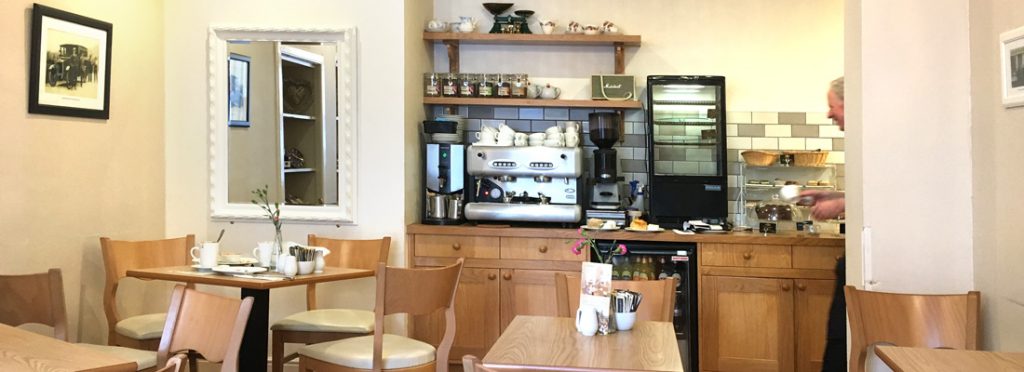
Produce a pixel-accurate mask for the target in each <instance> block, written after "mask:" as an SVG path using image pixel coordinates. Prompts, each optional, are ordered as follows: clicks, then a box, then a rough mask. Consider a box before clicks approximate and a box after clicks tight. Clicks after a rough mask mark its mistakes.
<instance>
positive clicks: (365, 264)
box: [306, 234, 391, 310]
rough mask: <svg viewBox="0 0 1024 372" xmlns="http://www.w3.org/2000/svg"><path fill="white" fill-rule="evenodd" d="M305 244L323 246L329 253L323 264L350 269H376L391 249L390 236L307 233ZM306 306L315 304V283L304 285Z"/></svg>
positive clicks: (311, 306)
mask: <svg viewBox="0 0 1024 372" xmlns="http://www.w3.org/2000/svg"><path fill="white" fill-rule="evenodd" d="M307 244H308V245H310V246H314V247H325V248H327V249H329V250H331V254H328V255H327V256H326V257H324V265H326V266H332V267H347V268H352V269H363V270H374V271H376V270H377V265H378V264H380V263H382V262H383V263H385V264H387V262H388V253H389V252H390V250H391V237H390V236H385V237H383V238H380V239H369V240H349V239H333V238H323V237H319V236H316V234H309V236H308V237H307ZM306 308H307V309H309V310H314V309H316V308H317V305H316V284H309V285H307V286H306Z"/></svg>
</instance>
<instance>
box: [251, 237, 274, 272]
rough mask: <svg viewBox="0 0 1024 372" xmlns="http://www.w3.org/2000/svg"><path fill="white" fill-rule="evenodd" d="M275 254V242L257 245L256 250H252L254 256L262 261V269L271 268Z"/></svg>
mask: <svg viewBox="0 0 1024 372" xmlns="http://www.w3.org/2000/svg"><path fill="white" fill-rule="evenodd" d="M273 253H274V242H259V243H256V248H253V249H252V256H253V257H254V258H256V259H257V260H260V266H262V267H270V257H271V255H273Z"/></svg>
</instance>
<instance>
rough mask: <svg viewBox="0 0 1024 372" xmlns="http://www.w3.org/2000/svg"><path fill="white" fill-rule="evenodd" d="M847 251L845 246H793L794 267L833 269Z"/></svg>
mask: <svg viewBox="0 0 1024 372" xmlns="http://www.w3.org/2000/svg"><path fill="white" fill-rule="evenodd" d="M845 253H846V248H844V247H811V246H805V245H794V246H793V268H794V269H822V270H832V269H835V267H836V262H838V261H839V258H840V257H842V256H843V255H844V254H845Z"/></svg>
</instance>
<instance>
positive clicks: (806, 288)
mask: <svg viewBox="0 0 1024 372" xmlns="http://www.w3.org/2000/svg"><path fill="white" fill-rule="evenodd" d="M794 282H795V283H796V292H795V293H796V304H795V306H794V308H795V315H794V317H795V319H796V370H797V372H801V371H814V372H817V371H821V357H822V355H823V354H824V352H825V334H826V330H827V329H828V310H829V307H831V306H832V292H834V291H835V285H836V284H835V281H834V280H820V279H819V280H811V279H796V280H794Z"/></svg>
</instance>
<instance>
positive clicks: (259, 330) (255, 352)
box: [238, 288, 270, 371]
mask: <svg viewBox="0 0 1024 372" xmlns="http://www.w3.org/2000/svg"><path fill="white" fill-rule="evenodd" d="M246 297H252V299H253V301H252V311H251V312H250V313H249V322H247V323H246V324H245V334H244V335H243V336H242V347H241V349H239V350H238V370H239V371H266V370H267V335H268V331H267V330H268V329H269V328H270V324H269V323H270V290H269V289H249V288H242V298H246Z"/></svg>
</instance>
